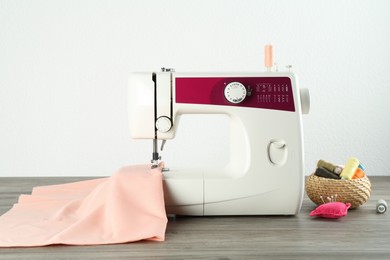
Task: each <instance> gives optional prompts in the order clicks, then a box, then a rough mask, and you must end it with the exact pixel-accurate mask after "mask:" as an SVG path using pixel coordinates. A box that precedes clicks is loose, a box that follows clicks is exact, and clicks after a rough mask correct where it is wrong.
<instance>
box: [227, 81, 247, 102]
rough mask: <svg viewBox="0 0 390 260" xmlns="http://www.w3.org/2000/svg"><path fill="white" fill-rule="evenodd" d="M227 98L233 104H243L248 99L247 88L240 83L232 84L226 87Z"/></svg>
mask: <svg viewBox="0 0 390 260" xmlns="http://www.w3.org/2000/svg"><path fill="white" fill-rule="evenodd" d="M224 94H225V98H226V99H227V100H228V101H229V102H230V103H233V104H238V103H241V102H242V101H243V100H244V99H245V97H246V88H245V86H244V85H243V84H241V83H240V82H231V83H229V84H227V85H226V87H225V91H224Z"/></svg>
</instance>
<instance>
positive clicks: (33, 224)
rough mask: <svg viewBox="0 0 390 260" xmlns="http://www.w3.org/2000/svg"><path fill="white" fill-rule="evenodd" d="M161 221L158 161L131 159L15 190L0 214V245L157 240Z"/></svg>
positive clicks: (162, 208)
mask: <svg viewBox="0 0 390 260" xmlns="http://www.w3.org/2000/svg"><path fill="white" fill-rule="evenodd" d="M166 225H167V216H166V212H165V205H164V195H163V187H162V166H161V167H158V168H155V169H151V167H150V165H133V166H126V167H123V168H121V169H119V170H118V171H117V172H116V173H114V174H113V175H112V176H111V177H108V178H100V179H94V180H86V181H80V182H74V183H68V184H59V185H50V186H42V187H36V188H34V189H33V192H32V194H31V195H21V196H20V197H19V201H18V203H17V204H15V205H14V206H13V207H12V209H10V210H9V211H8V212H7V213H5V214H4V215H2V216H1V217H0V247H30V246H45V245H51V244H67V245H97V244H115V243H126V242H132V241H139V240H144V239H146V240H154V241H163V240H164V238H165V229H166Z"/></svg>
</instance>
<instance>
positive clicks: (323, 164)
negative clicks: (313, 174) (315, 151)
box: [317, 160, 343, 175]
mask: <svg viewBox="0 0 390 260" xmlns="http://www.w3.org/2000/svg"><path fill="white" fill-rule="evenodd" d="M317 167H318V168H320V167H321V168H325V169H327V170H328V171H331V172H333V173H335V174H338V175H340V173H341V172H342V170H343V168H341V167H340V166H338V165H335V164H333V163H331V162H327V161H325V160H319V161H318V162H317Z"/></svg>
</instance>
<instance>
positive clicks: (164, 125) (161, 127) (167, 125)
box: [156, 116, 172, 133]
mask: <svg viewBox="0 0 390 260" xmlns="http://www.w3.org/2000/svg"><path fill="white" fill-rule="evenodd" d="M171 127H172V121H171V119H169V117H167V116H160V117H159V118H157V120H156V128H157V130H158V131H159V132H161V133H166V132H168V131H169V130H171Z"/></svg>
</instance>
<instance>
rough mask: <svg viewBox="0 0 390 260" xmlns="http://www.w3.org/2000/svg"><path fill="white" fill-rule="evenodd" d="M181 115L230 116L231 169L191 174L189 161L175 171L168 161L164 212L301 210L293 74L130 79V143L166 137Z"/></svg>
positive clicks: (170, 75)
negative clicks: (185, 165)
mask: <svg viewBox="0 0 390 260" xmlns="http://www.w3.org/2000/svg"><path fill="white" fill-rule="evenodd" d="M303 96H304V97H303V101H305V99H306V98H307V99H308V94H307V96H305V95H303ZM307 102H308V100H307ZM303 103H304V102H303ZM308 105H309V104H307V106H308ZM303 109H304V110H305V109H306V104H303ZM182 114H225V115H227V116H228V117H229V118H230V120H231V126H230V129H229V131H230V140H229V141H230V151H227V152H228V153H229V163H228V164H227V165H226V166H225V167H224V168H218V169H207V168H205V169H193V168H192V166H193V164H192V163H191V162H189V165H188V169H175V168H172V165H169V162H166V163H167V165H166V166H167V167H168V168H170V170H169V171H167V172H164V193H165V194H164V195H165V204H166V209H167V213H170V214H177V215H293V214H297V213H298V212H299V210H300V207H301V204H302V198H303V187H304V172H303V169H304V159H303V158H304V157H303V134H302V113H301V95H300V92H299V89H298V86H297V79H296V77H295V75H294V74H292V73H275V72H267V73H237V74H232V73H229V74H221V73H216V74H208V73H175V72H172V71H168V72H159V73H133V74H132V75H131V76H130V80H129V119H130V128H131V129H130V130H131V135H132V137H133V138H141V139H155V140H169V139H172V138H174V137H175V132H176V131H177V128H178V127H179V119H180V115H182ZM210 131H213V129H210ZM196 138H202V137H196ZM206 149H207V147H206ZM183 152H185V151H183Z"/></svg>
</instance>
